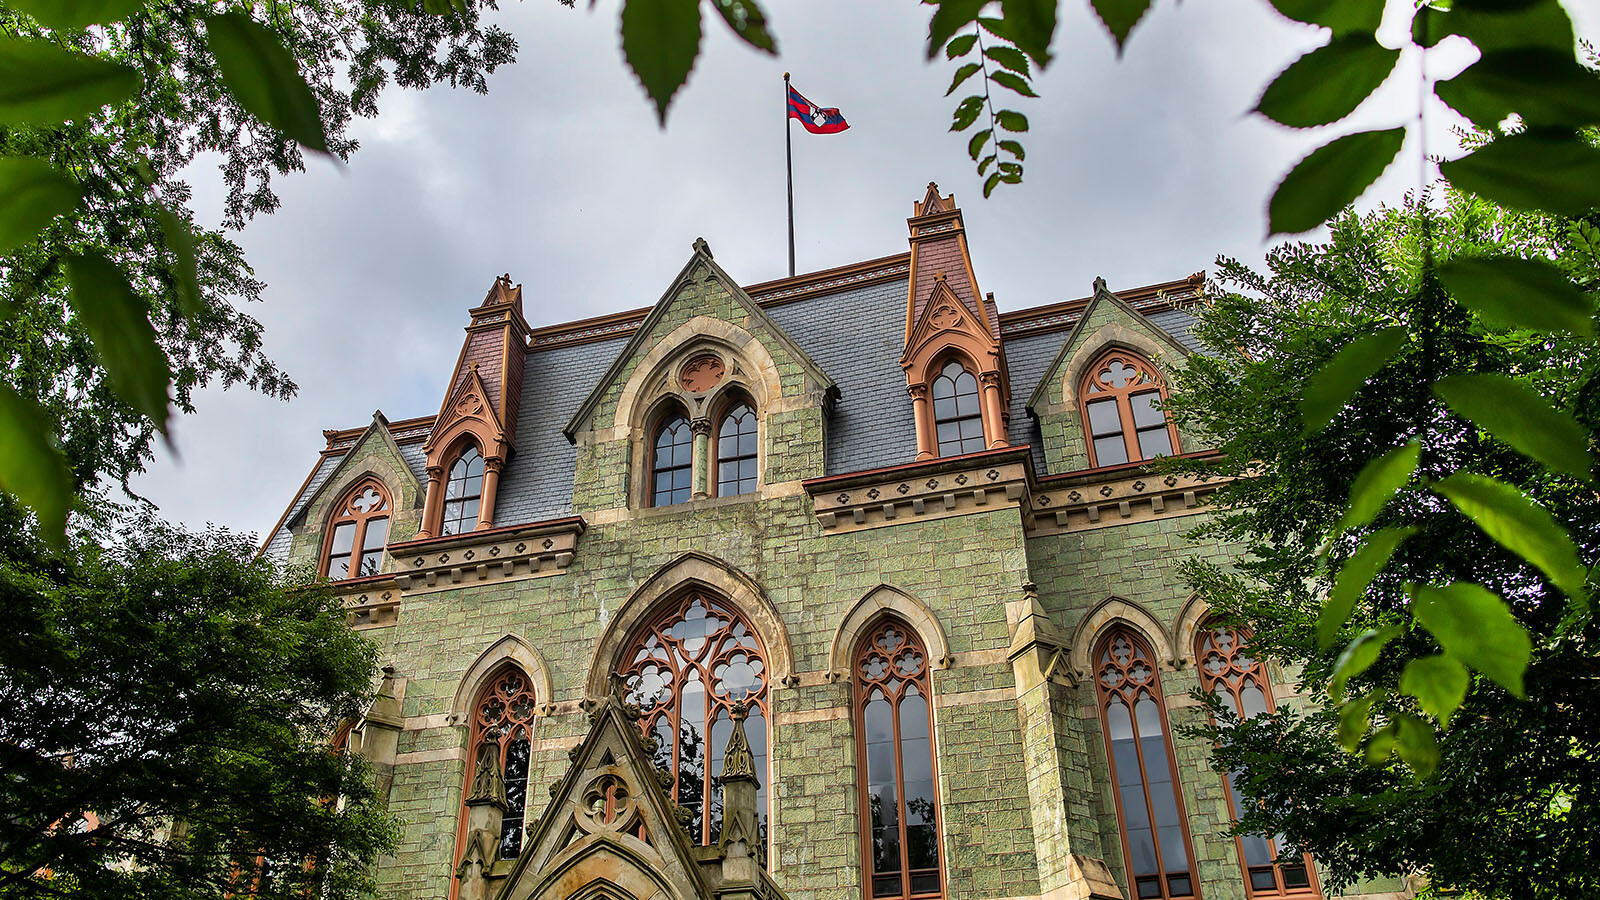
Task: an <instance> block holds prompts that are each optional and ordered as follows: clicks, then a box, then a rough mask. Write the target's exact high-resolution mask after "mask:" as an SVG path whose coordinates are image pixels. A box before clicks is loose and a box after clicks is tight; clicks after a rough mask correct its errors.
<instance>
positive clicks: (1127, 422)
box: [1078, 349, 1178, 467]
mask: <svg viewBox="0 0 1600 900" xmlns="http://www.w3.org/2000/svg"><path fill="white" fill-rule="evenodd" d="M1166 396H1167V388H1166V383H1165V382H1164V381H1163V380H1162V378H1161V374H1160V372H1158V371H1157V370H1156V367H1155V366H1153V365H1151V364H1150V361H1149V360H1147V359H1145V358H1144V357H1142V356H1140V355H1138V354H1137V353H1131V352H1129V351H1127V350H1120V349H1119V350H1111V351H1109V352H1107V353H1105V354H1104V355H1102V356H1101V357H1100V358H1099V359H1098V360H1096V361H1095V364H1094V365H1092V366H1090V367H1089V369H1088V371H1087V372H1086V373H1085V375H1084V378H1083V385H1082V388H1081V390H1080V391H1079V392H1078V397H1079V403H1080V405H1081V410H1082V412H1083V424H1084V431H1085V432H1086V437H1087V438H1088V445H1089V465H1090V466H1091V467H1094V466H1114V465H1117V464H1118V463H1125V462H1134V461H1138V460H1143V459H1154V458H1156V457H1158V456H1171V455H1172V454H1173V453H1174V452H1176V450H1177V446H1178V432H1177V430H1176V429H1175V428H1173V427H1172V423H1170V422H1168V421H1167V415H1166V413H1164V412H1162V411H1161V410H1160V409H1158V408H1157V404H1159V403H1160V402H1161V401H1163V400H1165V399H1166Z"/></svg>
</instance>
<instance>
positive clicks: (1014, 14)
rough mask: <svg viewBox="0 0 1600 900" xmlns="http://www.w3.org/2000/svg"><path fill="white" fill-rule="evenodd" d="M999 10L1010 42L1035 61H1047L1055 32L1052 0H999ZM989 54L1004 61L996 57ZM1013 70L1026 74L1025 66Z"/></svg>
mask: <svg viewBox="0 0 1600 900" xmlns="http://www.w3.org/2000/svg"><path fill="white" fill-rule="evenodd" d="M1000 14H1001V16H1003V17H1004V19H1005V23H1006V30H1007V31H1009V32H1010V33H1011V42H1012V43H1014V44H1016V45H1017V47H1018V48H1020V49H1021V50H1022V51H1023V52H1024V53H1026V54H1028V55H1029V56H1031V57H1033V59H1034V61H1035V62H1037V63H1038V64H1039V65H1041V66H1047V65H1049V64H1050V42H1051V41H1052V40H1054V39H1055V34H1056V0H1000ZM992 58H993V59H995V61H996V62H1000V64H1001V65H1006V63H1004V62H1001V61H1000V59H999V58H998V57H992ZM1024 66H1026V63H1024ZM1008 68H1015V67H1014V66H1008ZM1017 71H1019V72H1021V73H1022V74H1024V75H1026V74H1028V70H1027V69H1026V68H1025V67H1024V68H1021V69H1017Z"/></svg>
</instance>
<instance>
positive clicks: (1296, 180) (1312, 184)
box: [1267, 128, 1406, 235]
mask: <svg viewBox="0 0 1600 900" xmlns="http://www.w3.org/2000/svg"><path fill="white" fill-rule="evenodd" d="M1405 139H1406V130H1405V129H1404V128H1390V129H1388V130H1385V131H1363V132H1359V133H1357V134H1347V135H1345V136H1344V137H1342V138H1339V139H1338V140H1335V141H1333V142H1331V143H1329V144H1325V145H1323V146H1321V147H1318V148H1317V149H1315V150H1313V151H1311V154H1310V155H1309V156H1307V157H1306V158H1305V159H1302V160H1300V162H1298V163H1296V164H1295V167H1294V168H1293V169H1290V170H1289V174H1287V175H1285V176H1283V180H1282V181H1280V182H1278V187H1277V190H1275V191H1273V193H1272V200H1271V202H1270V203H1269V204H1268V206H1267V221H1268V224H1269V226H1270V228H1271V229H1272V234H1275V235H1276V234H1299V233H1300V232H1302V231H1310V230H1311V229H1313V228H1315V227H1317V226H1318V225H1321V224H1322V223H1323V222H1326V221H1328V220H1329V219H1331V218H1333V217H1334V216H1335V215H1337V214H1338V212H1339V210H1341V209H1344V208H1345V207H1346V206H1349V205H1350V204H1351V203H1353V202H1355V199H1356V198H1357V197H1359V196H1361V192H1362V191H1365V190H1366V189H1367V187H1368V186H1369V185H1371V184H1372V183H1373V182H1374V181H1377V180H1378V176H1379V175H1382V174H1383V170H1384V169H1387V168H1388V167H1389V163H1391V162H1393V161H1394V158H1395V157H1396V156H1398V155H1399V153H1400V145H1401V144H1403V143H1405Z"/></svg>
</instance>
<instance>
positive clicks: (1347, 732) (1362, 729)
mask: <svg viewBox="0 0 1600 900" xmlns="http://www.w3.org/2000/svg"><path fill="white" fill-rule="evenodd" d="M1377 699H1378V694H1377V693H1371V694H1363V695H1361V696H1360V697H1354V698H1351V699H1350V700H1349V701H1347V702H1346V703H1345V705H1344V706H1341V707H1340V708H1339V746H1341V747H1343V748H1344V749H1346V750H1348V751H1350V752H1351V753H1354V752H1356V748H1357V747H1360V746H1361V738H1362V737H1364V736H1365V735H1366V733H1367V729H1368V728H1369V727H1371V725H1372V704H1373V703H1375V702H1377Z"/></svg>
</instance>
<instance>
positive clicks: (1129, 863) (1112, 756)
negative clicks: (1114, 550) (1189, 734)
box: [1090, 625, 1201, 900]
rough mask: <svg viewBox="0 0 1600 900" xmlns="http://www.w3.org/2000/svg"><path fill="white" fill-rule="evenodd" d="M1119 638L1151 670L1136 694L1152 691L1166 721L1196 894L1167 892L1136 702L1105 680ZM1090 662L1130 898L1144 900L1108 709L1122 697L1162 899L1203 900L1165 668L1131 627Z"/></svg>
mask: <svg viewBox="0 0 1600 900" xmlns="http://www.w3.org/2000/svg"><path fill="white" fill-rule="evenodd" d="M1118 637H1125V638H1126V639H1127V640H1128V642H1129V643H1130V644H1131V645H1132V646H1133V651H1134V656H1133V657H1132V659H1131V660H1130V664H1131V662H1132V660H1138V661H1140V662H1143V663H1144V664H1145V665H1147V666H1149V667H1150V680H1149V681H1148V682H1146V683H1144V684H1142V685H1140V686H1139V688H1138V689H1136V690H1135V694H1134V696H1135V697H1137V690H1144V691H1145V692H1146V693H1148V694H1149V696H1150V698H1151V699H1152V700H1153V701H1154V702H1155V704H1156V714H1157V716H1158V717H1159V718H1160V721H1161V743H1162V745H1163V746H1164V747H1165V748H1166V753H1167V765H1168V767H1169V771H1170V772H1171V773H1172V799H1173V803H1174V805H1176V806H1177V812H1178V825H1179V828H1178V830H1179V833H1180V834H1182V835H1183V850H1184V854H1185V855H1186V856H1187V858H1188V872H1189V884H1190V885H1191V886H1192V887H1193V891H1191V892H1190V893H1188V894H1172V893H1170V892H1168V890H1167V875H1168V874H1169V873H1168V872H1167V871H1166V866H1165V861H1164V859H1163V857H1162V853H1161V835H1160V833H1159V832H1158V830H1157V828H1156V824H1155V822H1156V814H1155V807H1154V804H1152V803H1151V800H1150V775H1149V772H1148V770H1147V768H1146V763H1145V758H1144V746H1143V741H1142V740H1141V735H1140V734H1139V730H1138V729H1139V725H1138V718H1137V716H1136V715H1135V713H1134V704H1133V703H1129V702H1128V697H1127V695H1126V694H1125V693H1124V689H1122V688H1120V687H1119V688H1116V689H1110V688H1107V687H1106V684H1105V681H1104V680H1103V679H1102V678H1101V674H1100V672H1101V668H1102V664H1101V657H1102V656H1104V655H1105V654H1106V652H1107V650H1108V648H1109V647H1110V646H1111V642H1112V641H1114V640H1116V639H1117V638H1118ZM1090 659H1091V660H1093V664H1094V670H1093V671H1094V684H1095V692H1096V694H1097V695H1098V704H1097V705H1098V706H1099V709H1100V730H1101V732H1102V736H1103V738H1104V740H1105V749H1106V771H1107V772H1108V773H1109V774H1110V776H1111V779H1110V788H1111V796H1112V799H1113V800H1115V801H1116V807H1117V834H1118V836H1119V837H1120V838H1121V839H1122V874H1123V877H1124V878H1125V879H1126V880H1127V884H1126V888H1127V891H1128V896H1129V897H1132V898H1135V900H1137V898H1138V897H1139V889H1138V886H1137V885H1136V884H1135V883H1134V882H1135V876H1134V873H1133V849H1132V847H1131V846H1130V845H1129V843H1128V826H1127V821H1128V819H1127V815H1126V814H1125V813H1124V812H1123V810H1122V790H1121V786H1120V785H1119V784H1118V779H1117V756H1116V750H1115V749H1114V748H1113V746H1112V742H1111V719H1110V717H1109V715H1108V714H1107V709H1109V707H1110V705H1111V701H1112V699H1113V698H1120V699H1121V701H1122V702H1123V704H1124V705H1125V706H1127V709H1128V718H1129V721H1130V722H1132V723H1133V729H1134V750H1135V751H1136V753H1137V755H1138V758H1139V784H1140V787H1141V788H1142V789H1143V792H1144V802H1145V814H1146V815H1147V816H1148V817H1149V821H1150V829H1151V834H1150V839H1151V843H1152V844H1153V846H1154V849H1155V853H1156V862H1157V868H1158V869H1160V871H1159V872H1158V873H1157V874H1158V876H1159V878H1160V887H1161V898H1162V900H1178V898H1183V900H1190V898H1193V900H1199V898H1200V896H1201V891H1200V873H1199V871H1198V867H1197V866H1196V860H1195V857H1194V840H1193V838H1192V837H1191V836H1190V834H1189V815H1188V812H1187V811H1186V810H1185V809H1184V805H1183V780H1182V776H1181V774H1180V772H1179V769H1178V758H1177V754H1176V753H1175V752H1174V751H1173V747H1172V725H1171V723H1170V722H1168V721H1167V702H1166V697H1165V696H1163V694H1162V690H1161V670H1160V667H1158V666H1157V665H1156V654H1155V652H1154V651H1153V650H1151V649H1150V643H1149V642H1148V641H1146V640H1145V639H1144V637H1143V636H1142V635H1140V634H1139V633H1138V632H1137V631H1135V630H1134V629H1132V628H1129V627H1127V626H1126V625H1122V626H1118V627H1116V628H1113V629H1111V630H1110V631H1109V632H1107V633H1106V634H1105V635H1104V636H1103V637H1101V638H1100V640H1099V641H1097V642H1095V650H1094V654H1093V655H1092V656H1091V657H1090Z"/></svg>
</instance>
